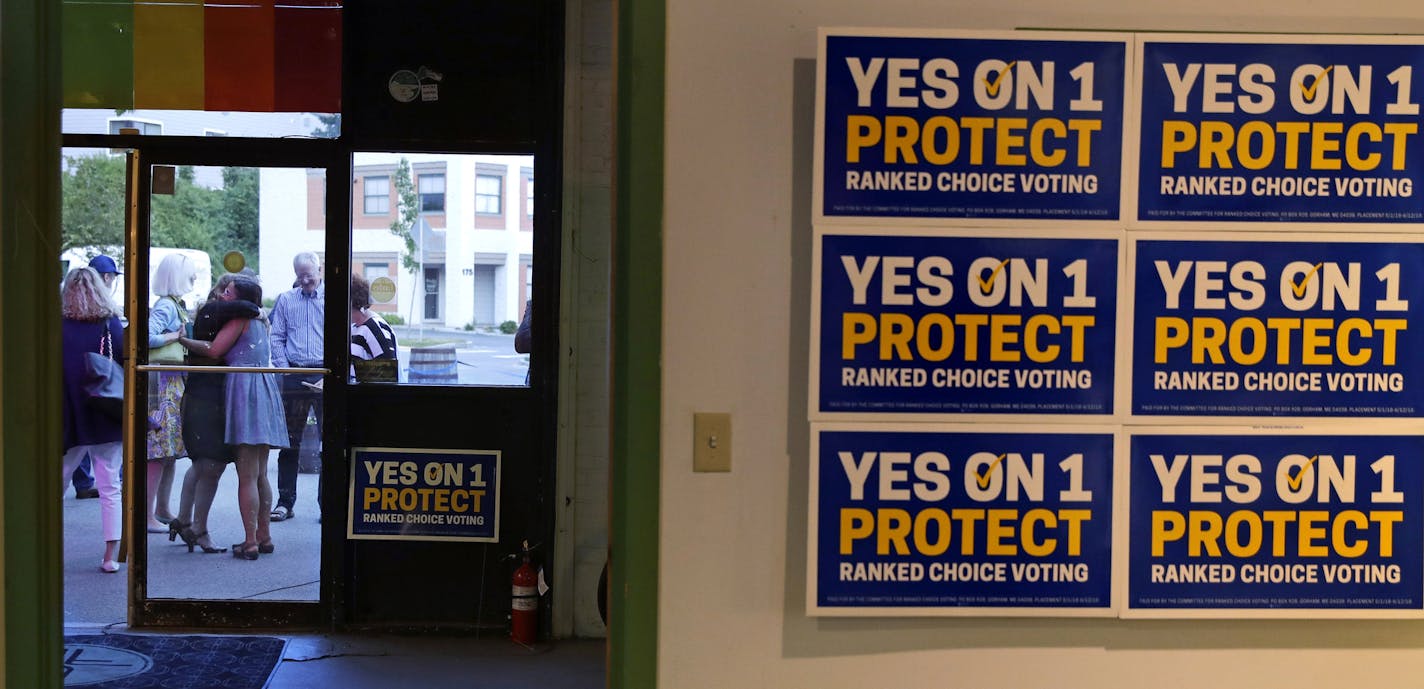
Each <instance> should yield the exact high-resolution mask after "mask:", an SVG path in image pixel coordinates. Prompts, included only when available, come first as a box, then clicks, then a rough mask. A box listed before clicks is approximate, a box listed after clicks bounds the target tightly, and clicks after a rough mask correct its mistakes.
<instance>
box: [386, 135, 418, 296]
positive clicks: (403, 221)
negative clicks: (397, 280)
mask: <svg viewBox="0 0 1424 689" xmlns="http://www.w3.org/2000/svg"><path fill="white" fill-rule="evenodd" d="M395 187H396V199H397V201H398V204H399V205H398V207H397V212H396V219H395V220H394V221H392V222H391V234H393V235H395V236H397V237H400V238H401V239H402V240H404V241H405V251H403V252H401V266H403V267H404V268H405V270H406V272H407V273H411V274H412V275H413V274H415V272H416V271H418V270H420V257H419V255H418V252H419V251H420V247H419V246H417V245H416V243H415V236H414V233H413V232H412V230H414V228H415V221H416V220H417V219H418V218H419V217H420V195H418V194H416V193H415V183H414V182H412V181H411V177H410V161H408V160H406V159H405V158H404V157H402V158H401V159H400V165H397V166H396V175H395Z"/></svg>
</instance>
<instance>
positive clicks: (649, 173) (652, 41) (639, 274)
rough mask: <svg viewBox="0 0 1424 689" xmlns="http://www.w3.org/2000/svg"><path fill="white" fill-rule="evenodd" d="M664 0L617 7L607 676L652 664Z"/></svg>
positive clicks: (617, 685) (646, 670)
mask: <svg viewBox="0 0 1424 689" xmlns="http://www.w3.org/2000/svg"><path fill="white" fill-rule="evenodd" d="M665 4H666V0H623V1H621V2H618V3H615V7H616V8H617V13H618V14H617V17H616V21H617V36H616V38H615V40H616V46H617V47H616V53H617V56H618V58H617V59H618V62H617V82H616V83H617V87H616V88H617V103H616V108H617V123H616V125H615V131H614V136H615V143H614V157H615V159H616V161H617V162H616V171H615V177H614V182H613V187H614V203H613V208H614V225H613V314H612V319H613V343H612V350H613V354H612V356H613V363H612V380H613V404H612V408H611V410H610V416H611V419H610V424H611V437H612V445H613V447H612V462H611V467H610V471H609V474H610V476H609V482H610V484H611V485H610V492H611V501H610V502H611V509H610V513H611V514H610V518H611V524H610V525H609V548H610V550H611V560H610V563H611V564H610V567H609V627H608V686H609V687H610V688H612V689H651V688H652V687H656V686H657V674H658V673H657V670H658V532H659V528H658V521H659V517H658V507H659V503H660V496H659V486H660V483H661V482H660V480H659V476H660V470H659V466H660V463H661V461H662V453H661V450H660V436H661V434H660V431H659V429H660V426H661V423H662V411H661V408H662V290H663V274H662V271H663V241H662V232H663V83H664V82H663V76H664V68H665V56H664V44H665V35H666V7H665Z"/></svg>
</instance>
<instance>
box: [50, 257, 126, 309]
mask: <svg viewBox="0 0 1424 689" xmlns="http://www.w3.org/2000/svg"><path fill="white" fill-rule="evenodd" d="M60 299H61V303H62V306H63V309H62V311H61V314H62V315H63V316H64V317H65V318H68V319H70V320H74V321H103V320H108V319H110V318H113V317H114V316H117V315H119V309H118V307H116V306H114V302H113V300H111V299H109V288H108V287H106V286H104V279H103V278H101V277H99V273H98V271H96V270H94V269H93V268H90V267H89V266H80V267H78V268H75V269H73V270H71V271H69V274H68V275H65V276H64V289H63V291H62V292H61V293H60Z"/></svg>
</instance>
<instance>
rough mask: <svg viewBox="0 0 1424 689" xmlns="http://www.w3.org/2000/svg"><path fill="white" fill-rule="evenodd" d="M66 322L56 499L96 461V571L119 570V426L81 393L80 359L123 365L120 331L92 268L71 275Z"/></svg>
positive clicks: (66, 291)
mask: <svg viewBox="0 0 1424 689" xmlns="http://www.w3.org/2000/svg"><path fill="white" fill-rule="evenodd" d="M62 300H63V309H64V310H63V315H64V320H63V322H62V324H61V328H60V334H61V340H62V356H63V359H62V362H63V369H64V466H63V469H62V471H61V472H60V477H61V481H60V495H63V494H64V490H65V489H66V488H68V486H69V475H70V474H71V473H73V471H74V468H75V467H77V466H79V463H80V462H81V461H83V459H84V456H85V455H86V454H87V455H89V457H90V458H91V459H93V461H94V483H95V486H97V487H98V489H99V529H100V532H101V535H102V536H103V539H104V557H103V559H102V560H100V564H99V570H100V571H102V572H106V573H109V574H113V573H114V572H117V571H119V563H118V562H117V558H118V553H119V535H120V533H119V532H120V530H121V529H122V528H123V512H122V510H123V493H122V489H121V488H120V486H119V466H120V464H121V463H122V462H123V433H124V429H123V424H122V422H121V421H120V419H119V416H118V415H117V414H110V413H106V412H105V411H104V410H102V409H100V408H97V407H94V406H92V405H91V404H90V402H89V396H88V394H87V393H86V392H85V390H84V355H85V354H86V353H88V352H96V353H100V354H103V355H106V356H109V357H112V358H113V359H115V360H117V361H120V362H122V360H123V344H124V327H123V323H122V322H121V321H119V317H118V309H117V308H115V306H114V303H113V301H112V300H110V299H109V291H108V289H107V288H105V287H104V282H103V280H102V279H101V278H100V277H99V274H98V273H96V272H94V269H93V268H89V267H88V266H85V267H83V268H75V269H74V270H71V271H69V274H68V275H66V276H65V277H64V291H63V293H62Z"/></svg>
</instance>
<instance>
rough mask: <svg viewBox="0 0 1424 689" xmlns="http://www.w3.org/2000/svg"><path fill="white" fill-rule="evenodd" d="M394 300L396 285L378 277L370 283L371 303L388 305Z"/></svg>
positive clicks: (389, 280)
mask: <svg viewBox="0 0 1424 689" xmlns="http://www.w3.org/2000/svg"><path fill="white" fill-rule="evenodd" d="M395 298H396V283H395V281H393V280H391V279H390V278H386V277H380V278H376V279H375V280H372V281H371V301H373V302H376V303H377V304H389V303H391V300H392V299H395Z"/></svg>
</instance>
